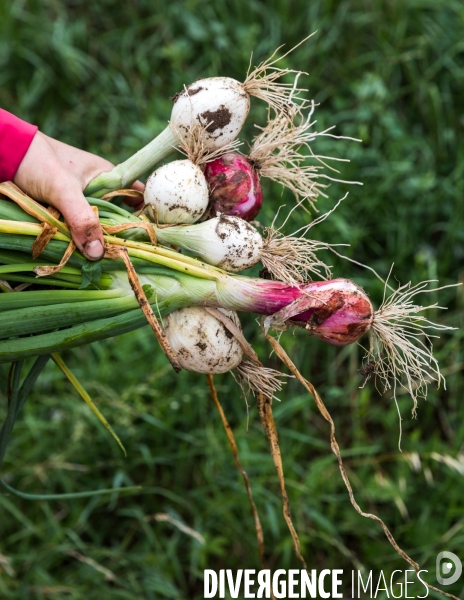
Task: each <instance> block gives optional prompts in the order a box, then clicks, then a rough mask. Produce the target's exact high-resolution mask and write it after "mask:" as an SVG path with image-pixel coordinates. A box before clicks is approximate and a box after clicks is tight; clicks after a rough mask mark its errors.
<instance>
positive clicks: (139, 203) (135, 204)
mask: <svg viewBox="0 0 464 600" xmlns="http://www.w3.org/2000/svg"><path fill="white" fill-rule="evenodd" d="M131 189H132V190H137V191H138V192H143V191H144V190H145V184H144V183H142V182H141V181H134V183H133V184H132V185H131ZM124 204H127V206H131V207H132V208H133V209H134V210H141V209H142V208H143V206H144V202H143V197H142V196H140V198H131V197H130V196H126V197H125V198H124Z"/></svg>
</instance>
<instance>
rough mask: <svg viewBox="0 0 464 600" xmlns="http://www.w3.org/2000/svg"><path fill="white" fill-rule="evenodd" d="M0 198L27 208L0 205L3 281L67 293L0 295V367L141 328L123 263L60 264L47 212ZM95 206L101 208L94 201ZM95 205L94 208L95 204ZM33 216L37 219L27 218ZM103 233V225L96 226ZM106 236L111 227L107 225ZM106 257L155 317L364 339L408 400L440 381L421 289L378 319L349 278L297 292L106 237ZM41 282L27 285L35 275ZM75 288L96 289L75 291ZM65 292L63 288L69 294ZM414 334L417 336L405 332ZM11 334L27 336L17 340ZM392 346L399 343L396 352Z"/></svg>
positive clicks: (59, 244)
mask: <svg viewBox="0 0 464 600" xmlns="http://www.w3.org/2000/svg"><path fill="white" fill-rule="evenodd" d="M0 192H2V193H4V194H5V195H8V196H9V197H10V198H13V199H14V200H15V201H16V202H17V203H19V204H21V205H22V206H23V207H25V208H26V210H27V211H28V213H29V214H26V213H25V212H24V211H23V210H22V209H21V208H19V207H18V206H16V205H15V204H13V203H11V202H9V201H7V200H4V201H0V216H1V217H3V218H5V217H8V220H0V261H1V263H2V264H3V265H4V266H3V267H0V273H3V275H2V276H3V277H4V278H5V279H6V280H7V281H20V282H21V283H30V282H35V283H39V284H42V285H46V286H59V287H62V288H65V289H63V290H61V291H59V290H53V291H52V290H50V291H43V292H42V291H25V292H23V293H21V294H14V296H15V297H14V298H11V295H10V294H5V295H1V296H0V332H1V334H0V335H1V337H2V338H3V340H2V341H0V361H1V362H8V361H11V360H17V359H19V358H24V357H26V356H34V355H40V354H45V353H49V352H55V351H59V350H62V349H65V348H71V347H76V346H79V345H82V344H86V343H89V342H91V341H95V340H98V339H104V338H106V337H111V336H114V335H119V334H120V333H123V332H126V331H130V330H132V329H136V328H138V327H141V326H143V325H144V324H145V322H146V320H145V319H146V317H145V315H144V314H142V313H141V311H140V309H139V308H137V307H138V305H139V304H140V297H139V296H138V294H139V292H137V293H136V296H134V293H133V289H134V283H133V281H132V280H130V285H129V282H128V279H127V274H126V268H127V261H122V260H121V258H122V255H119V254H115V255H114V256H115V258H112V255H111V252H110V251H108V252H107V256H108V258H104V259H103V260H101V261H100V262H99V263H88V262H86V261H85V260H84V258H83V257H82V256H81V255H80V254H79V253H78V252H77V251H75V250H74V251H73V252H72V254H70V256H69V257H68V260H67V263H66V265H64V266H63V265H62V257H63V252H64V250H65V249H66V247H68V245H69V243H70V240H71V238H70V234H69V231H68V230H67V228H66V226H65V225H64V224H60V223H59V221H58V222H57V221H56V220H54V219H53V218H52V217H51V216H47V214H48V213H47V211H45V210H43V209H40V208H37V207H38V206H39V205H37V204H36V203H35V202H33V201H31V200H30V199H29V198H27V197H25V196H24V195H22V194H21V193H20V192H18V191H17V190H15V189H14V186H10V185H8V184H1V185H0ZM97 202H98V201H97ZM98 204H99V206H101V204H103V203H101V202H98ZM104 208H106V211H105V210H102V213H104V214H106V215H108V214H109V215H111V214H117V213H118V211H120V210H121V209H118V207H115V206H112V205H111V204H107V205H106V206H104ZM30 213H33V214H35V216H31V214H30ZM39 219H40V220H43V221H45V222H48V223H49V224H50V225H56V224H57V223H58V224H59V225H60V229H61V232H60V231H57V232H56V233H54V235H53V236H52V238H51V240H50V242H49V243H48V245H47V246H46V247H45V249H44V250H43V252H42V259H41V262H42V265H40V266H37V262H35V263H34V262H32V261H31V258H30V255H31V251H32V247H33V244H34V238H35V236H37V235H40V233H41V231H42V226H41V225H40V224H39V223H38V220H39ZM126 226H127V227H129V228H134V229H135V231H137V230H138V229H139V228H140V229H142V230H146V228H147V227H148V228H149V227H150V225H148V224H147V223H146V222H145V221H144V220H142V219H140V218H137V217H135V216H133V217H132V220H131V222H129V223H126V225H120V226H116V227H115V229H119V230H120V231H121V232H120V234H119V235H121V234H122V233H124V232H127V227H126ZM103 227H104V228H105V224H103ZM106 227H107V229H111V228H110V227H109V226H106ZM105 241H106V243H107V247H108V248H109V250H113V251H114V250H117V249H118V248H119V249H121V248H124V249H125V252H127V260H129V261H130V262H131V264H132V265H133V269H134V272H135V271H136V277H137V278H138V280H139V284H140V285H141V287H143V291H144V294H145V295H146V298H147V299H148V303H149V304H151V305H152V309H153V311H154V312H155V314H156V315H157V316H158V317H161V318H162V317H164V316H166V315H168V314H169V313H171V312H173V311H174V310H177V309H180V308H185V307H189V306H210V307H217V308H223V309H227V310H234V311H235V310H239V311H240V310H241V311H247V312H254V313H257V314H261V315H264V316H265V317H266V318H265V321H264V324H265V327H266V329H268V328H270V327H273V328H277V329H285V328H288V327H294V326H297V327H302V328H304V329H305V330H306V331H308V332H309V333H311V334H312V335H314V336H315V337H318V338H320V339H321V340H323V341H325V342H328V343H331V344H335V345H340V346H342V345H346V344H349V343H353V342H355V341H357V340H358V339H359V338H360V337H362V335H364V334H365V333H367V332H368V331H370V332H371V334H372V335H373V336H374V339H377V340H378V342H376V344H375V347H374V348H373V351H372V352H373V360H375V361H378V360H379V359H378V357H379V356H380V364H381V365H382V371H381V372H382V373H383V374H384V375H385V376H386V379H387V380H388V379H389V378H390V376H393V377H395V378H396V379H399V378H400V377H401V376H402V375H404V376H405V379H406V381H405V382H403V380H401V381H400V383H401V384H402V385H405V386H406V388H407V390H408V391H409V393H410V394H411V395H412V396H413V398H416V397H417V395H418V394H420V386H419V387H417V385H415V384H413V382H414V381H416V382H417V381H418V382H419V383H420V384H423V385H424V384H425V383H426V381H427V379H432V380H435V381H437V382H438V383H440V381H442V377H441V374H440V371H439V368H438V363H437V361H436V359H435V358H434V357H433V355H432V351H431V347H429V346H427V345H425V344H424V343H423V342H421V340H420V334H421V333H422V334H423V333H424V332H425V331H426V330H427V329H438V330H445V329H448V328H447V327H445V326H440V325H435V324H434V323H431V322H429V321H425V320H423V319H422V317H416V315H417V313H418V312H420V311H421V310H423V307H420V306H417V305H415V304H413V303H412V301H411V300H412V298H413V297H414V296H415V294H417V293H419V292H420V291H422V288H419V289H416V288H414V289H413V290H409V289H405V290H400V291H398V292H397V293H396V295H395V296H394V298H393V300H391V301H390V303H389V304H388V305H387V306H382V307H381V308H380V309H379V311H377V312H375V311H374V309H373V307H372V304H371V302H370V300H369V298H368V296H367V295H366V293H365V292H364V291H363V290H362V289H361V288H360V287H359V286H357V285H356V284H354V283H353V282H351V281H348V280H346V279H335V280H329V281H314V282H306V283H300V284H295V285H288V284H286V283H284V282H279V281H271V280H264V279H259V278H258V279H255V278H251V277H243V276H239V275H232V274H230V273H227V272H226V271H224V270H222V269H219V268H217V267H213V266H210V265H207V264H205V263H203V262H201V261H199V260H196V259H194V258H190V257H187V256H183V255H180V254H178V253H176V252H174V251H172V250H169V249H167V248H164V247H162V246H155V245H153V244H151V243H147V242H139V241H133V240H130V239H129V240H128V239H123V238H121V237H118V236H112V235H106V236H105ZM37 272H38V274H39V275H45V276H42V277H40V278H39V279H34V278H33V275H32V274H33V273H37ZM82 286H87V287H93V288H98V289H94V290H80V289H79V288H80V287H82ZM66 288H68V289H66ZM411 327H414V332H413V333H411ZM18 335H23V336H24V335H29V336H30V337H20V338H18V337H17V336H18ZM395 342H397V345H396V346H395Z"/></svg>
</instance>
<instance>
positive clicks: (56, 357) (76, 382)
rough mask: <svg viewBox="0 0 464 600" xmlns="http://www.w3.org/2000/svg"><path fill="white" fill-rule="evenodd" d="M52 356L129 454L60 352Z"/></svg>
mask: <svg viewBox="0 0 464 600" xmlns="http://www.w3.org/2000/svg"><path fill="white" fill-rule="evenodd" d="M51 356H52V360H53V362H54V363H55V364H56V365H57V367H58V368H59V369H60V370H61V371H62V373H63V374H64V375H65V376H66V377H67V379H68V381H69V382H70V383H71V385H72V386H73V387H74V389H75V390H76V392H77V393H78V394H79V395H80V396H81V398H82V399H83V400H84V402H85V403H86V404H87V405H88V406H89V408H90V409H91V411H92V412H93V413H94V414H95V415H96V417H97V418H98V420H99V421H100V423H101V424H102V425H103V426H104V427H106V429H107V430H108V431H109V432H110V433H111V435H112V436H113V438H114V439H115V440H116V442H117V443H118V445H119V447H120V448H121V449H122V451H123V452H124V456H127V452H126V449H125V448H124V446H123V444H122V442H121V440H120V439H119V437H118V436H117V434H116V433H115V431H114V430H113V428H112V427H111V425H110V424H109V423H108V421H107V420H106V419H105V417H104V416H103V415H102V414H101V412H100V411H99V410H98V408H97V407H96V406H95V403H94V401H93V400H92V398H91V397H90V396H89V394H88V393H87V391H86V390H85V388H84V387H83V386H82V384H81V383H80V382H79V381H78V379H77V377H76V376H75V375H74V374H73V373H72V372H71V371H70V370H69V369H68V367H67V366H66V365H65V363H64V361H63V359H62V358H61V356H59V355H58V354H56V352H52V355H51Z"/></svg>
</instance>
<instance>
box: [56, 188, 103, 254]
mask: <svg viewBox="0 0 464 600" xmlns="http://www.w3.org/2000/svg"><path fill="white" fill-rule="evenodd" d="M53 206H55V207H56V208H57V209H58V210H59V211H60V212H61V214H62V215H63V217H64V219H65V221H66V223H67V224H68V226H69V229H70V230H71V235H72V237H73V240H74V243H75V244H76V246H77V248H78V249H79V250H80V251H81V252H82V254H83V255H84V256H85V257H86V258H87V259H88V260H99V259H100V258H102V257H103V254H104V251H105V250H104V242H103V232H102V229H101V226H100V221H99V220H98V217H97V215H96V214H95V213H94V211H93V209H92V207H91V206H90V204H89V203H88V202H87V200H86V199H85V197H84V195H83V194H82V192H77V193H76V194H73V196H72V198H71V197H66V196H65V197H63V196H61V197H60V198H59V200H57V201H54V202H53Z"/></svg>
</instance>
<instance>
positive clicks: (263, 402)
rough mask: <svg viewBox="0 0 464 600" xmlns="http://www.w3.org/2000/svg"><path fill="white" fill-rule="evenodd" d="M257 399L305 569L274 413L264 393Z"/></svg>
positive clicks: (287, 517) (290, 527) (289, 523)
mask: <svg viewBox="0 0 464 600" xmlns="http://www.w3.org/2000/svg"><path fill="white" fill-rule="evenodd" d="M257 401H258V411H259V416H260V418H261V423H262V425H263V429H264V432H265V433H266V436H267V439H268V440H269V447H270V449H271V456H272V460H273V461H274V466H275V468H276V471H277V477H278V478H279V485H280V493H281V496H282V505H283V513H284V519H285V522H286V523H287V527H288V530H289V531H290V535H291V536H292V540H293V548H294V550H295V554H296V556H297V558H298V559H299V560H300V561H301V563H302V564H303V567H304V568H305V569H307V566H306V562H305V559H304V558H303V556H302V554H301V546H300V539H299V537H298V534H297V532H296V529H295V527H294V525H293V521H292V516H291V513H290V501H289V499H288V495H287V490H286V488H285V478H284V467H283V464H282V455H281V452H280V446H279V436H278V435H277V428H276V425H275V421H274V415H273V414H272V404H271V400H270V398H268V397H267V396H265V395H264V394H258V396H257Z"/></svg>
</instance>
